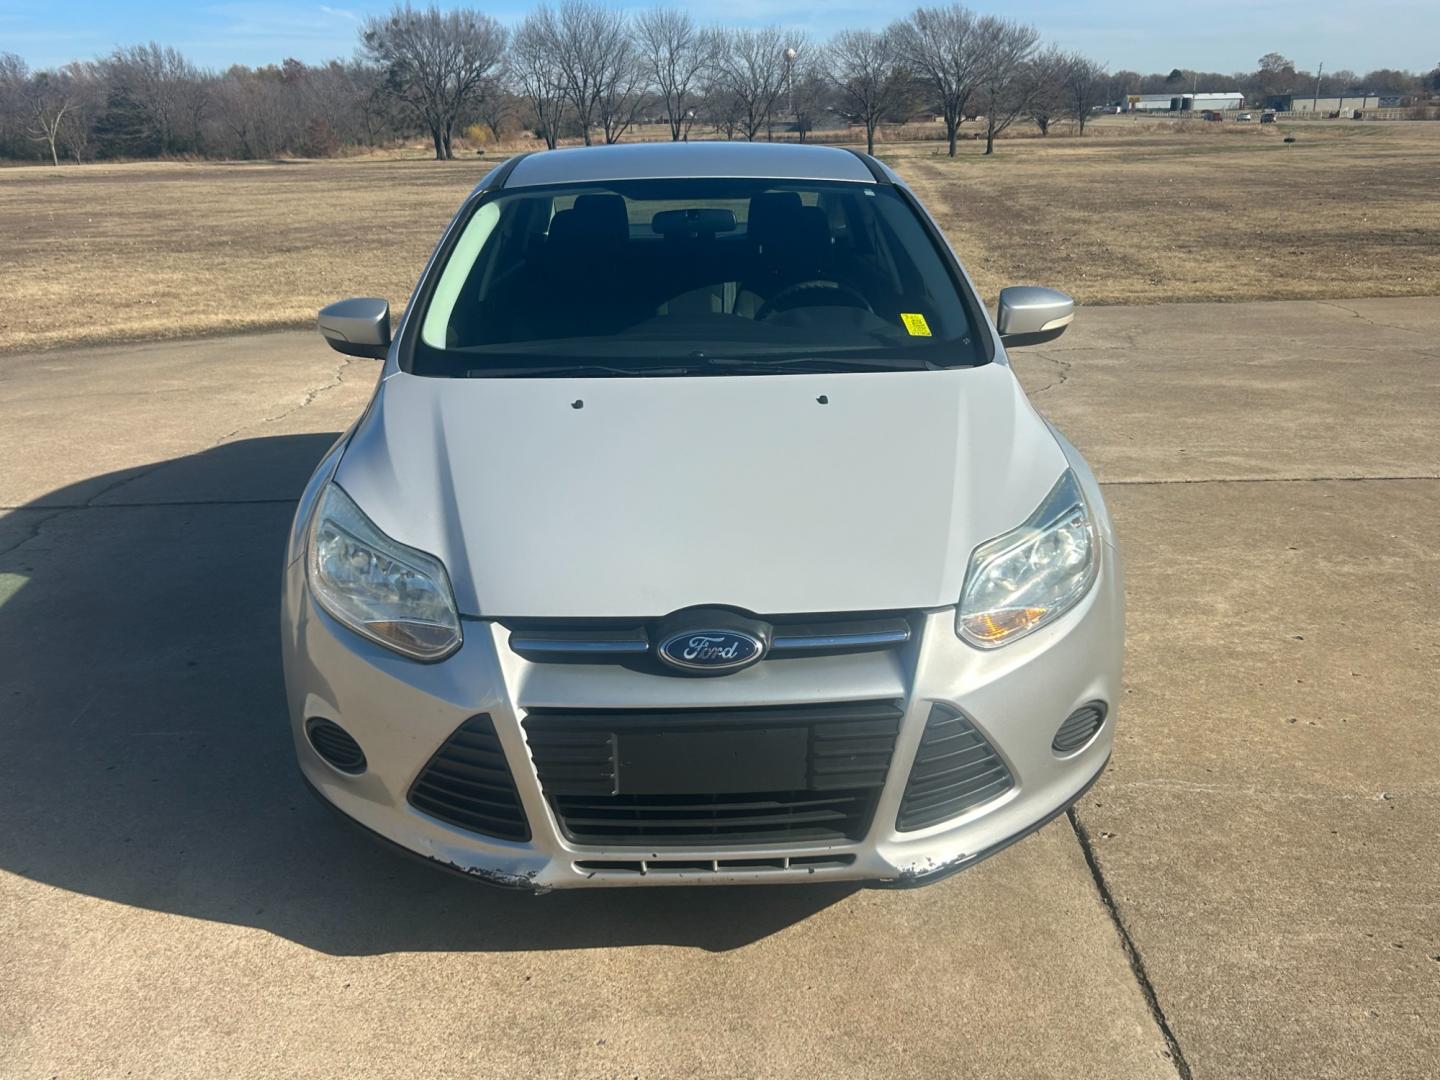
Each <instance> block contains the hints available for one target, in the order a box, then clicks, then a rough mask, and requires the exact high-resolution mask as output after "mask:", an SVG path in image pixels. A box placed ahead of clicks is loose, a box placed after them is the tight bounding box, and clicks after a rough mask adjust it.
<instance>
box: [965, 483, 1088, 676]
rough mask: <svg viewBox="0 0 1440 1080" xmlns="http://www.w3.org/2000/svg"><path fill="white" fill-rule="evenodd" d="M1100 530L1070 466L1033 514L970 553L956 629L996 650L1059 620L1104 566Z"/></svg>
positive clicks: (967, 637)
mask: <svg viewBox="0 0 1440 1080" xmlns="http://www.w3.org/2000/svg"><path fill="white" fill-rule="evenodd" d="M1098 547H1099V537H1098V536H1097V535H1096V531H1095V524H1094V522H1093V521H1092V520H1091V517H1090V508H1089V507H1088V506H1086V504H1085V496H1084V494H1083V493H1082V492H1081V491H1080V483H1079V481H1078V480H1076V479H1075V474H1074V473H1073V472H1071V471H1070V470H1069V469H1066V470H1065V475H1064V476H1062V477H1060V480H1059V482H1058V483H1056V485H1055V486H1054V487H1053V488H1051V489H1050V494H1049V495H1047V496H1045V501H1044V502H1042V503H1041V504H1040V508H1039V509H1038V510H1036V511H1035V513H1033V514H1032V515H1030V520H1029V521H1027V522H1025V524H1024V525H1021V526H1020V527H1019V528H1018V529H1016V530H1015V531H1014V532H1011V533H1007V534H1006V535H1004V536H1001V537H997V538H996V539H994V540H991V541H989V542H988V543H985V544H981V545H980V546H979V547H978V548H976V549H975V553H974V554H973V555H972V556H971V557H970V568H969V570H968V571H966V574H965V591H964V592H963V593H962V595H961V597H960V608H959V611H958V612H957V613H956V617H955V629H956V632H957V633H959V635H960V636H961V637H962V638H964V639H965V640H966V641H968V642H970V644H972V645H978V646H980V647H981V648H985V649H989V648H994V647H995V646H997V645H1003V644H1005V643H1006V642H1008V641H1014V640H1015V639H1016V638H1021V637H1024V636H1025V635H1026V634H1028V633H1030V631H1032V630H1036V629H1038V628H1040V627H1042V626H1044V625H1045V624H1046V623H1048V622H1052V621H1053V620H1055V619H1058V618H1059V617H1060V616H1061V615H1063V614H1064V613H1065V612H1066V611H1069V610H1070V608H1072V607H1074V606H1075V604H1076V603H1077V602H1078V601H1079V600H1080V598H1081V597H1082V596H1084V595H1085V593H1086V592H1087V591H1089V589H1090V586H1091V585H1092V584H1094V582H1095V575H1096V574H1097V573H1098V572H1099V568H1100V560H1099V557H1098V554H1099V553H1098V550H1097V549H1098Z"/></svg>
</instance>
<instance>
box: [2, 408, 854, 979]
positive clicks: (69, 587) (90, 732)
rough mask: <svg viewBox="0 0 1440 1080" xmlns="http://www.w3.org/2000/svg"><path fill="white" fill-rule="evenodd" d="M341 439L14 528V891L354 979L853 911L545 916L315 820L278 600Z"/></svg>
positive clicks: (715, 946)
mask: <svg viewBox="0 0 1440 1080" xmlns="http://www.w3.org/2000/svg"><path fill="white" fill-rule="evenodd" d="M334 438H335V436H334V435H289V436H277V437H271V438H263V439H247V440H243V441H237V442H233V443H228V444H225V445H223V446H219V447H216V448H213V449H210V450H206V451H204V452H201V453H197V454H193V455H190V456H187V457H183V458H177V459H174V460H172V461H168V462H164V463H162V464H160V465H158V466H155V467H153V468H150V469H146V470H140V471H137V470H133V469H131V470H126V471H125V472H123V473H116V474H112V476H109V477H104V478H100V481H99V483H98V485H97V481H96V480H95V479H90V480H87V481H84V482H82V483H80V484H76V485H74V486H73V487H71V488H65V489H60V490H58V491H55V492H51V493H49V494H48V495H46V496H44V497H43V498H42V499H38V500H36V501H35V502H34V503H32V504H31V508H27V509H23V510H21V511H18V512H15V513H13V514H11V515H10V516H9V517H8V518H7V519H3V520H0V869H3V870H5V871H8V872H10V873H14V874H19V875H23V876H25V877H27V878H30V879H33V880H36V881H40V882H44V883H46V884H49V885H53V886H55V887H57V888H61V889H68V890H71V891H74V892H79V893H84V894H88V895H92V896H96V897H100V898H102V899H105V900H110V901H114V902H116V903H122V904H130V905H134V906H137V907H142V908H149V909H154V910H157V911H165V912H174V913H177V914H181V915H186V916H190V917H194V918H199V919H211V920H220V921H225V922H229V923H235V924H240V925H249V926H255V927H259V928H262V929H265V930H268V931H271V932H273V933H275V934H279V935H281V936H283V937H285V938H288V939H290V940H292V941H295V942H298V943H300V944H302V945H305V946H308V947H310V948H314V949H317V950H320V951H322V952H325V953H331V954H343V955H352V954H372V953H381V952H389V951H402V950H403V951H415V950H430V949H435V950H477V951H487V950H534V949H578V948H595V947H615V946H626V945H642V944H667V945H678V946H688V947H694V948H699V949H706V950H716V951H719V950H727V949H734V948H738V947H740V946H743V945H746V944H748V943H750V942H753V941H756V940H759V939H761V938H763V937H765V936H767V935H769V934H772V933H774V932H776V931H777V930H780V929H782V928H784V927H785V926H788V925H790V924H792V923H794V922H797V921H799V920H802V919H805V918H807V917H808V916H810V915H812V914H814V913H815V912H817V911H819V910H822V909H823V908H825V907H828V906H829V905H831V904H833V903H836V902H837V901H839V900H841V899H843V898H844V897H845V896H847V895H849V894H850V893H851V892H853V888H851V887H831V886H807V887H803V888H784V887H767V888H758V887H757V888H751V889H739V888H714V887H710V888H694V889H670V888H667V889H639V890H584V891H580V892H571V893H559V894H551V895H548V896H542V897H535V896H531V895H528V894H523V893H512V892H506V891H501V890H496V889H492V888H490V887H487V886H484V885H481V884H478V883H473V882H470V881H467V880H463V879H460V878H457V877H455V876H453V875H450V874H445V873H442V872H440V871H438V870H435V869H433V868H431V867H428V866H425V865H421V864H418V863H415V862H412V861H410V860H406V859H402V858H399V857H397V856H396V855H394V854H392V853H390V852H388V851H385V850H382V849H380V848H379V847H377V846H376V845H375V844H373V843H372V842H370V841H369V840H367V839H366V838H364V837H363V836H360V835H358V834H356V833H355V832H354V831H353V830H350V829H348V828H346V827H344V826H343V825H342V824H341V823H340V822H337V821H336V820H335V818H334V817H333V816H332V815H330V814H328V813H327V812H326V811H325V809H324V808H323V807H321V806H319V805H317V804H316V802H315V801H314V800H313V799H311V798H310V797H309V795H308V794H307V793H306V791H305V789H304V787H303V785H302V783H301V780H300V776H299V770H298V769H297V767H296V765H295V762H294V751H293V748H292V746H291V742H290V733H289V726H288V722H287V720H286V716H285V704H284V693H283V687H282V681H281V672H280V655H279V587H280V572H281V562H282V557H283V551H284V544H285V537H286V530H287V528H288V527H289V522H290V516H291V514H292V512H293V509H294V498H295V497H296V496H297V495H298V494H299V492H300V490H301V488H302V487H303V485H304V482H305V478H306V477H307V476H308V474H309V472H310V470H311V468H312V467H313V466H314V464H315V462H317V461H318V460H319V458H320V457H321V456H322V455H323V454H324V452H325V450H326V449H327V448H328V447H329V446H330V444H331V443H332V442H333V440H334ZM97 490H98V491H99V492H101V494H99V495H96V494H95V492H96V491H97ZM42 508H43V509H42Z"/></svg>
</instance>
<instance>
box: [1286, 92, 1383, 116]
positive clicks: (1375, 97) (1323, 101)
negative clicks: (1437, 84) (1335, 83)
mask: <svg viewBox="0 0 1440 1080" xmlns="http://www.w3.org/2000/svg"><path fill="white" fill-rule="evenodd" d="M1407 101H1408V99H1407V98H1406V97H1405V96H1404V95H1403V94H1340V95H1334V94H1327V95H1326V96H1324V97H1315V96H1314V95H1312V94H1273V95H1271V96H1270V97H1268V98H1266V99H1265V107H1266V108H1267V109H1274V110H1275V111H1276V112H1294V113H1315V112H1318V113H1333V112H1342V111H1346V110H1350V109H1359V110H1361V111H1362V112H1363V111H1364V110H1366V109H1399V108H1403V107H1404V106H1405V104H1406V102H1407Z"/></svg>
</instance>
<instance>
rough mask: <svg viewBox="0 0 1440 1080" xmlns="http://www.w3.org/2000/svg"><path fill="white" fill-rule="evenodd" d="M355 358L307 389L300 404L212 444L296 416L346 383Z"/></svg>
mask: <svg viewBox="0 0 1440 1080" xmlns="http://www.w3.org/2000/svg"><path fill="white" fill-rule="evenodd" d="M355 360H356V358H355V357H347V358H346V359H344V360H341V361H340V363H339V364H338V365H337V366H336V368H335V371H334V373H333V374H332V375H331V376H330V378H329V379H328V380H327V381H325V382H323V383H321V384H320V385H319V386H312V387H310V388H309V389H307V390H306V391H305V393H304V395H303V396H302V397H301V399H300V403H299V404H298V405H293V406H291V407H290V408H288V409H286V410H285V411H284V412H279V413H276V414H275V415H274V416H262V417H261V418H260V419H259V420H254V421H252V422H250V423H248V424H242V425H240V427H238V428H236V429H235V430H234V431H231V432H228V433H227V434H225V435H221V436H220V438H218V439H216V440H215V441H214V442H213V443H211V444H210V445H211V446H219V445H220V444H221V443H223V442H229V441H230V440H231V439H233V438H235V436H236V435H239V434H240V433H241V432H242V431H251V430H253V429H254V428H258V427H264V426H265V425H266V424H278V423H279V422H280V421H281V420H284V419H286V418H288V417H291V416H294V415H295V414H296V413H298V412H300V411H301V410H302V409H306V408H309V407H310V406H311V405H313V404H315V401H316V399H318V398H319V397H320V396H321V395H322V394H325V393H327V392H328V391H330V390H335V389H337V388H338V387H340V386H343V385H344V383H345V372H346V371H347V370H348V369H349V367H350V365H351V364H353V363H355Z"/></svg>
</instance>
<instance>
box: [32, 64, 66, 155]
mask: <svg viewBox="0 0 1440 1080" xmlns="http://www.w3.org/2000/svg"><path fill="white" fill-rule="evenodd" d="M25 101H26V104H27V105H28V106H29V113H30V128H29V130H30V137H31V138H32V139H34V140H36V141H37V142H43V143H44V144H45V148H46V149H47V150H49V151H50V164H52V165H56V166H58V165H59V164H60V152H59V149H58V147H59V145H60V131H61V126H62V125H63V124H64V123H65V117H66V114H68V113H69V112H70V110H71V108H72V107H73V106H74V104H75V88H74V86H73V85H72V81H71V79H70V76H69V75H67V74H66V73H65V72H63V71H37V72H36V73H35V74H34V75H31V76H30V79H29V81H28V83H27V84H26V86H25Z"/></svg>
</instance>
